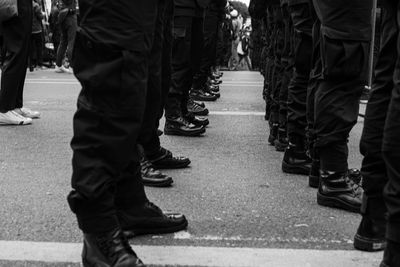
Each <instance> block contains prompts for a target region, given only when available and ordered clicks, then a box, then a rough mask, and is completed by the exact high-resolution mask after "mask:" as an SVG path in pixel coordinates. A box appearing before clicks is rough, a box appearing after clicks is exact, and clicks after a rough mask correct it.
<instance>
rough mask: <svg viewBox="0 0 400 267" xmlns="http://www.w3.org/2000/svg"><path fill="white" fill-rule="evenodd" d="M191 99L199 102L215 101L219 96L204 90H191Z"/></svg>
mask: <svg viewBox="0 0 400 267" xmlns="http://www.w3.org/2000/svg"><path fill="white" fill-rule="evenodd" d="M190 97H191V98H192V99H193V100H197V101H215V100H217V99H218V97H217V96H215V95H214V94H210V93H208V92H206V91H204V90H203V89H199V90H193V89H192V90H190Z"/></svg>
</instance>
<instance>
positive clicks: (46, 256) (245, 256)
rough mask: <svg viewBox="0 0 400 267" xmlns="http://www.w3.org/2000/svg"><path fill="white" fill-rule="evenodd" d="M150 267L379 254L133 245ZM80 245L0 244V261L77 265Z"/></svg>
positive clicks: (252, 266)
mask: <svg viewBox="0 0 400 267" xmlns="http://www.w3.org/2000/svg"><path fill="white" fill-rule="evenodd" d="M133 249H134V250H135V251H136V252H137V254H138V255H139V257H140V258H141V259H142V260H143V261H144V262H145V263H146V264H149V265H162V266H163V265H168V266H204V267H208V266H219V267H227V266H230V267H257V266H262V267H268V266H271V267H295V266H299V267H314V266H324V267H337V266H341V267H350V266H351V267H358V266H359V267H361V266H362V267H372V266H377V265H378V264H379V262H380V260H381V259H382V253H365V252H364V253H363V252H359V251H343V250H306V249H268V248H228V247H193V246H135V245H134V246H133ZM81 250H82V244H81V243H53V242H25V241H0V260H6V261H41V262H52V263H61V262H63V263H79V262H80V261H81V258H80V257H81V256H80V255H81Z"/></svg>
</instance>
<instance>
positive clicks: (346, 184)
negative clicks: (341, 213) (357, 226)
mask: <svg viewBox="0 0 400 267" xmlns="http://www.w3.org/2000/svg"><path fill="white" fill-rule="evenodd" d="M362 192H363V190H362V188H361V186H360V185H359V184H358V183H357V182H355V181H354V180H352V179H351V177H349V175H348V172H330V171H321V176H320V183H319V187H318V193H317V202H318V204H319V205H321V206H327V207H334V208H339V209H343V210H347V211H351V212H357V213H359V212H360V207H361V195H362Z"/></svg>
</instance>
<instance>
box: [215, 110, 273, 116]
mask: <svg viewBox="0 0 400 267" xmlns="http://www.w3.org/2000/svg"><path fill="white" fill-rule="evenodd" d="M210 115H222V116H264V115H265V112H259V111H210Z"/></svg>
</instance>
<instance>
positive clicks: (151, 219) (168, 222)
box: [117, 201, 188, 237]
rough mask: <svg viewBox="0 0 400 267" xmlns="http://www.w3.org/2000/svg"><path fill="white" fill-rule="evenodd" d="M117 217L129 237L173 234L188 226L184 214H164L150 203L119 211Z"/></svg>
mask: <svg viewBox="0 0 400 267" xmlns="http://www.w3.org/2000/svg"><path fill="white" fill-rule="evenodd" d="M117 216H118V219H119V222H120V224H121V228H122V229H123V231H124V234H125V235H126V236H128V237H133V236H137V235H145V234H165V233H173V232H177V231H181V230H184V229H186V228H187V225H188V221H187V220H186V218H185V216H184V215H183V214H181V213H167V212H163V211H162V210H161V209H160V208H159V207H157V206H156V205H154V204H153V203H151V202H150V201H147V202H146V203H144V204H143V205H140V206H135V207H132V208H131V209H130V210H124V211H122V210H118V213H117Z"/></svg>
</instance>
